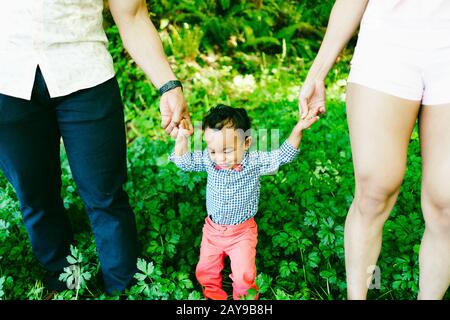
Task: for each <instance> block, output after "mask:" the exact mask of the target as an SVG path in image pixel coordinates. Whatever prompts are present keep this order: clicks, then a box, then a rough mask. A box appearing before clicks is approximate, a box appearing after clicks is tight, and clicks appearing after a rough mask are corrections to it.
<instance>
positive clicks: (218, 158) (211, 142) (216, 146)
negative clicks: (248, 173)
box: [205, 128, 251, 169]
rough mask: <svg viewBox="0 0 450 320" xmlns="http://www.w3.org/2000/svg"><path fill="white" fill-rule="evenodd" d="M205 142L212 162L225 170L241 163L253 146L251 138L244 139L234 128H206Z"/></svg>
mask: <svg viewBox="0 0 450 320" xmlns="http://www.w3.org/2000/svg"><path fill="white" fill-rule="evenodd" d="M241 131H242V130H241ZM205 140H206V145H207V146H208V152H209V156H210V158H211V160H212V161H213V162H215V163H216V164H217V165H219V166H221V167H222V168H224V169H231V168H232V167H233V166H234V165H235V164H238V163H241V162H242V160H243V158H244V155H245V151H247V150H248V149H249V148H250V144H251V137H244V135H243V134H242V132H241V133H240V132H239V131H238V130H236V129H234V128H223V129H222V130H217V129H211V128H206V129H205Z"/></svg>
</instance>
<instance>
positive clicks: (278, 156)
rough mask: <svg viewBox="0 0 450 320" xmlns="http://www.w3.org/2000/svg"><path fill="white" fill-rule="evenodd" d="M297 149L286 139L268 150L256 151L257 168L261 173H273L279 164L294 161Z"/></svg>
mask: <svg viewBox="0 0 450 320" xmlns="http://www.w3.org/2000/svg"><path fill="white" fill-rule="evenodd" d="M298 153H299V150H298V149H296V148H294V147H293V146H292V145H291V144H290V143H289V142H287V140H286V141H285V142H283V144H282V145H281V147H280V148H279V149H277V150H273V151H270V152H262V151H259V152H258V161H259V163H258V164H259V169H260V174H261V175H268V174H274V173H276V171H277V170H278V169H279V167H280V166H282V165H284V164H287V163H290V162H292V161H294V159H295V158H296V157H297V155H298Z"/></svg>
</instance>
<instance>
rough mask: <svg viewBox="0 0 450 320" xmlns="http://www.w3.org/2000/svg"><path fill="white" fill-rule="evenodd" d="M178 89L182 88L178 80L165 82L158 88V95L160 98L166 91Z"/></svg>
mask: <svg viewBox="0 0 450 320" xmlns="http://www.w3.org/2000/svg"><path fill="white" fill-rule="evenodd" d="M178 87H180V88H181V90H183V86H182V85H181V81H179V80H170V81H168V82H166V83H165V84H164V85H163V86H162V87H161V88H159V95H160V96H162V95H163V94H164V93H166V92H167V91H170V90H172V89H175V88H178Z"/></svg>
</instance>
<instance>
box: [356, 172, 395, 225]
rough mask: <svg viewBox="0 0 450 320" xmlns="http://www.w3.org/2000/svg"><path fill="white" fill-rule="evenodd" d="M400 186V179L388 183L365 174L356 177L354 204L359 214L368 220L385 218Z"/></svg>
mask: <svg viewBox="0 0 450 320" xmlns="http://www.w3.org/2000/svg"><path fill="white" fill-rule="evenodd" d="M400 186H401V181H399V182H398V181H397V182H395V183H391V184H388V183H385V182H383V181H380V180H379V179H373V178H371V177H367V176H366V177H363V178H360V179H357V182H356V192H355V205H356V206H357V210H358V212H359V214H360V215H361V216H362V217H363V218H364V219H368V220H369V221H371V220H378V219H380V218H385V219H387V217H388V216H389V213H390V211H391V209H392V207H393V205H394V203H395V201H396V199H397V196H398V193H399V191H400Z"/></svg>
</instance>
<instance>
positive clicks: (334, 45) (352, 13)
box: [299, 0, 369, 119]
mask: <svg viewBox="0 0 450 320" xmlns="http://www.w3.org/2000/svg"><path fill="white" fill-rule="evenodd" d="M368 1H369V0H336V2H335V4H334V6H333V9H332V10H331V14H330V19H329V21H328V27H327V31H326V33H325V37H324V39H323V41H322V45H321V46H320V50H319V52H318V54H317V56H316V59H315V60H314V63H313V65H312V66H311V69H310V70H309V72H308V75H307V77H306V80H305V83H304V85H303V87H302V91H301V92H300V97H299V107H300V108H301V111H302V118H303V119H304V118H305V117H306V115H307V114H308V111H309V109H310V108H311V107H313V108H317V109H322V110H320V112H319V113H323V112H324V111H325V87H324V86H323V83H324V80H325V77H326V76H327V74H328V72H329V71H330V69H331V67H332V66H333V65H334V63H335V62H336V59H337V57H338V56H339V54H340V52H341V51H342V49H343V48H344V47H345V45H346V44H347V43H348V41H350V39H351V37H352V35H353V33H354V32H355V30H356V29H357V28H358V26H359V24H360V22H361V19H362V16H363V14H364V11H365V10H366V6H367V3H368Z"/></svg>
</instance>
